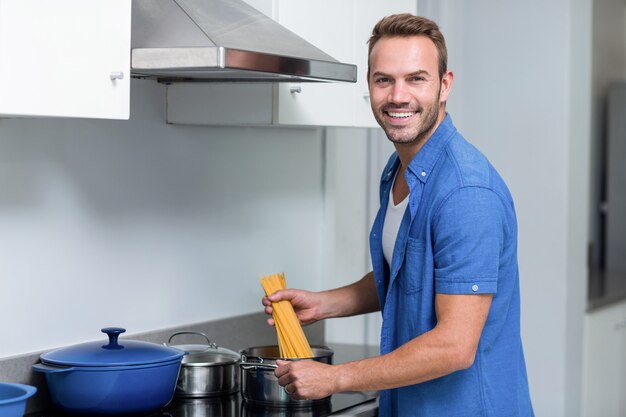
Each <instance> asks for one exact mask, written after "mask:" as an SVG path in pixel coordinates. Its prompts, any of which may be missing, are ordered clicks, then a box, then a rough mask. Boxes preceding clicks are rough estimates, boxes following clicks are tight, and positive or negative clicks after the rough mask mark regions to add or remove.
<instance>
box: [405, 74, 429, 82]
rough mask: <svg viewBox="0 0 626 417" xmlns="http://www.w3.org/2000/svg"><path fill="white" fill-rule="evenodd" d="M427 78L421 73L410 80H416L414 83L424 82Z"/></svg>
mask: <svg viewBox="0 0 626 417" xmlns="http://www.w3.org/2000/svg"><path fill="white" fill-rule="evenodd" d="M425 80H426V78H424V77H422V76H421V75H414V76H412V77H411V78H409V81H411V82H414V83H418V82H422V81H425Z"/></svg>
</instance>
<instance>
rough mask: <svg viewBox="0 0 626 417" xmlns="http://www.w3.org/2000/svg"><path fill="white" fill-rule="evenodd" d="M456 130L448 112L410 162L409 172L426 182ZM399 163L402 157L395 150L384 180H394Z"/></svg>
mask: <svg viewBox="0 0 626 417" xmlns="http://www.w3.org/2000/svg"><path fill="white" fill-rule="evenodd" d="M454 132H456V128H455V127H454V124H452V118H451V117H450V115H449V114H447V113H446V117H445V118H444V119H443V121H442V122H441V123H440V124H439V126H437V129H435V131H434V132H433V134H432V135H431V136H430V138H428V140H427V141H426V143H425V144H424V146H422V148H421V149H420V150H419V152H417V155H415V156H414V157H413V160H411V162H410V163H409V167H408V172H410V173H411V174H412V175H414V176H415V177H416V178H418V179H419V180H420V181H422V182H423V183H426V181H428V178H429V177H430V173H431V171H432V170H433V168H434V166H435V164H436V163H437V160H438V159H439V156H440V155H441V153H442V152H443V150H444V148H445V147H446V145H447V144H448V142H449V141H450V139H451V138H452V134H453V133H454ZM399 165H400V158H398V154H397V153H395V152H394V154H393V155H392V158H391V160H390V161H389V163H388V164H387V168H386V170H385V173H384V175H383V181H391V180H393V177H394V175H395V173H396V171H397V170H398V166H399Z"/></svg>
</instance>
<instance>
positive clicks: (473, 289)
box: [472, 284, 478, 292]
mask: <svg viewBox="0 0 626 417" xmlns="http://www.w3.org/2000/svg"><path fill="white" fill-rule="evenodd" d="M472 291H474V292H476V291H478V285H476V284H474V285H472Z"/></svg>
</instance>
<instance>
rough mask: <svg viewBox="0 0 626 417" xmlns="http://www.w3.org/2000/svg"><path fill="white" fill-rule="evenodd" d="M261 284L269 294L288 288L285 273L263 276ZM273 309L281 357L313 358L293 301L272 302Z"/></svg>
mask: <svg viewBox="0 0 626 417" xmlns="http://www.w3.org/2000/svg"><path fill="white" fill-rule="evenodd" d="M261 285H262V286H263V290H264V291H265V294H266V295H268V296H269V295H271V294H273V293H275V292H276V291H278V290H281V289H285V288H287V284H286V281H285V274H282V273H281V274H272V275H267V276H263V277H261ZM272 309H273V310H274V311H273V313H272V316H273V317H274V323H275V327H276V334H277V336H278V349H279V351H280V356H281V358H312V357H313V351H312V350H311V346H310V345H309V342H308V340H307V338H306V335H305V334H304V331H303V330H302V326H301V325H300V321H299V320H298V317H297V316H296V312H295V311H294V310H293V306H292V305H291V302H289V301H287V300H282V301H278V302H276V303H272Z"/></svg>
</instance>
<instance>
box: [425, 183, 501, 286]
mask: <svg viewBox="0 0 626 417" xmlns="http://www.w3.org/2000/svg"><path fill="white" fill-rule="evenodd" d="M504 210H505V207H504V204H503V202H502V200H501V198H500V197H499V196H498V195H497V194H496V193H495V192H494V191H493V190H491V189H489V188H485V187H477V186H472V187H463V188H460V189H458V190H456V191H454V192H453V193H452V194H451V195H450V196H448V198H447V199H446V200H444V202H443V203H442V205H441V207H440V208H439V209H438V210H437V212H436V215H435V218H434V219H433V220H434V221H433V229H432V233H433V255H434V262H435V265H434V266H435V292H438V293H444V294H484V293H496V292H497V290H498V269H499V264H500V255H501V253H502V248H503V245H504V242H503V240H504V236H505V233H504V227H505V226H504V225H505V211H504Z"/></svg>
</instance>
